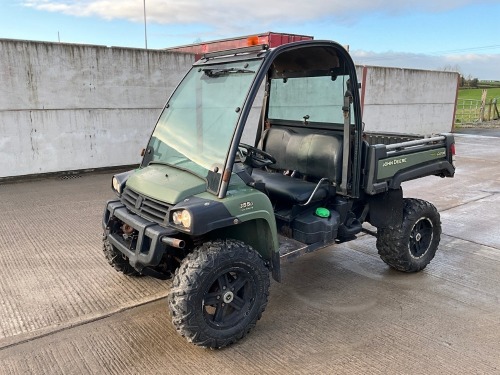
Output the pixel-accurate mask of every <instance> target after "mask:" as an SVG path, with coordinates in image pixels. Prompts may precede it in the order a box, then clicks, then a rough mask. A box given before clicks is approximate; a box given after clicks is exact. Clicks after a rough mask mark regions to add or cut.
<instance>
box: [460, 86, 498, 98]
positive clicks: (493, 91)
mask: <svg viewBox="0 0 500 375" xmlns="http://www.w3.org/2000/svg"><path fill="white" fill-rule="evenodd" d="M482 94H483V89H460V90H458V99H477V100H481V95H482ZM493 98H500V87H495V88H489V89H488V96H487V97H486V100H489V99H493Z"/></svg>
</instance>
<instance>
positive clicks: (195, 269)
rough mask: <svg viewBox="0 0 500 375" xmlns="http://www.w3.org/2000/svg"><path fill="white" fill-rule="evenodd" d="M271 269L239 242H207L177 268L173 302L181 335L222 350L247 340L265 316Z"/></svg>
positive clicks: (176, 326)
mask: <svg viewBox="0 0 500 375" xmlns="http://www.w3.org/2000/svg"><path fill="white" fill-rule="evenodd" d="M269 284H270V283H269V270H268V269H267V267H266V265H265V263H264V261H263V259H262V258H261V257H260V255H259V254H258V253H257V252H256V251H255V250H254V249H252V248H251V247H250V246H248V245H246V244H244V243H243V242H240V241H235V240H218V241H211V242H207V243H205V244H203V245H202V246H200V247H198V248H197V249H195V250H194V251H193V252H192V253H190V254H189V255H188V256H187V257H186V258H184V260H183V261H182V263H181V265H180V267H179V268H178V269H177V270H176V272H175V276H174V280H173V284H172V290H171V292H170V294H169V297H168V304H169V307H170V311H171V313H172V322H173V324H174V326H175V328H176V329H177V331H178V332H179V333H180V334H181V335H182V336H184V337H186V339H187V340H188V341H189V342H192V343H193V344H196V345H199V346H204V347H210V348H222V347H224V346H227V345H230V344H232V343H234V342H236V341H238V340H240V339H241V338H243V337H244V336H245V335H246V334H247V333H248V332H249V331H250V330H251V329H252V328H253V327H254V326H255V324H256V323H257V320H259V319H260V317H261V316H262V313H263V312H264V310H265V308H266V305H267V299H268V296H269Z"/></svg>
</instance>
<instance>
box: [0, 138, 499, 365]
mask: <svg viewBox="0 0 500 375" xmlns="http://www.w3.org/2000/svg"><path fill="white" fill-rule="evenodd" d="M456 138H457V157H456V165H457V174H456V178H454V179H439V178H438V177H428V178H424V179H421V180H417V181H412V182H408V183H406V184H405V186H404V189H405V196H412V197H418V198H423V199H427V200H429V201H431V202H433V203H434V204H435V205H436V206H437V207H438V209H439V211H440V212H441V220H442V223H443V235H442V238H441V245H440V247H439V250H438V253H437V254H436V257H435V259H434V260H433V261H432V262H431V264H430V265H429V266H428V267H427V268H426V269H425V270H424V271H423V272H420V273H417V274H402V273H399V272H396V271H393V270H391V269H389V268H388V267H387V266H386V265H385V264H384V263H383V262H382V261H381V260H380V259H379V257H378V255H377V250H376V248H375V238H373V237H371V236H369V235H363V236H360V237H359V238H358V239H357V240H356V241H352V242H349V243H345V244H342V245H336V246H333V247H330V248H327V249H324V250H321V251H318V252H316V253H312V254H309V255H306V256H304V257H302V258H300V259H298V260H296V261H295V262H294V263H289V264H286V265H284V266H283V267H282V272H283V282H282V283H281V284H279V283H275V282H273V283H272V286H271V297H270V302H269V305H268V307H267V310H266V312H265V313H264V315H263V318H262V319H261V320H260V321H259V323H258V324H257V327H256V328H255V329H254V330H253V331H252V332H251V333H250V334H249V335H248V336H247V337H246V338H245V339H244V340H242V341H240V342H239V343H237V344H235V345H233V346H231V347H229V348H226V349H223V350H205V349H201V348H198V347H195V346H193V345H191V344H188V343H187V342H186V341H185V340H184V339H183V338H182V337H180V336H178V335H177V333H176V332H175V330H174V328H173V327H172V325H171V323H170V316H169V312H168V310H167V306H166V303H165V296H166V295H167V293H168V290H169V285H170V284H169V282H168V281H159V280H155V279H152V278H146V277H145V278H127V277H125V276H123V275H121V274H119V273H117V272H115V271H114V270H113V269H112V268H111V267H110V266H108V264H107V263H106V261H105V259H104V257H103V255H102V251H101V238H100V236H101V232H102V231H101V212H102V210H103V207H104V202H105V200H106V199H108V198H111V197H112V196H113V195H112V193H111V190H110V175H109V174H93V175H84V176H82V177H80V178H72V179H58V178H53V179H46V180H40V181H31V182H21V183H11V184H3V185H0V212H2V215H1V216H0V267H1V269H2V272H1V277H0V295H1V297H0V373H1V374H191V375H194V374H218V375H220V374H319V373H322V374H378V373H380V374H500V355H499V353H500V282H499V281H500V230H499V229H498V218H499V215H498V212H500V167H499V164H498V162H499V161H500V147H499V146H500V138H498V137H496V136H476V135H457V137H456Z"/></svg>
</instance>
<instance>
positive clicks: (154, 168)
mask: <svg viewBox="0 0 500 375" xmlns="http://www.w3.org/2000/svg"><path fill="white" fill-rule="evenodd" d="M127 187H129V188H130V189H132V190H134V191H135V192H137V193H140V194H143V195H145V196H147V197H150V198H153V199H156V200H159V201H162V202H165V203H168V204H177V203H179V202H180V201H182V200H183V199H186V198H188V197H190V196H193V195H196V194H200V193H203V192H204V191H206V190H207V183H206V181H205V180H204V179H202V178H201V177H197V176H195V175H193V174H191V173H189V172H186V171H183V170H181V169H177V168H173V167H170V166H166V165H159V164H153V165H149V166H147V167H146V168H142V169H139V170H137V171H136V172H135V173H134V174H132V175H131V176H130V177H129V179H128V180H127Z"/></svg>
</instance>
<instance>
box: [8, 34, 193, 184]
mask: <svg viewBox="0 0 500 375" xmlns="http://www.w3.org/2000/svg"><path fill="white" fill-rule="evenodd" d="M193 60H194V57H193V56H191V55H187V54H179V53H172V52H164V51H151V50H149V51H146V50H142V49H127V48H107V47H101V46H89V45H74V44H59V43H41V42H28V41H15V40H0V82H1V85H0V177H8V176H21V175H28V174H38V173H48V172H59V171H66V170H75V169H91V168H99V167H108V166H114V165H125V164H132V163H137V162H138V161H139V159H140V158H139V152H140V149H141V148H142V147H144V146H145V143H146V142H147V140H148V137H149V135H150V133H151V130H152V128H153V126H154V123H155V121H156V118H157V117H158V115H159V113H160V111H161V108H162V107H163V104H164V103H165V101H166V100H167V98H168V96H169V95H170V94H171V92H172V91H173V89H174V88H175V86H176V85H177V83H178V82H179V81H180V80H181V79H182V77H183V76H184V74H185V73H186V71H187V70H188V69H189V67H190V66H191V64H192V63H193Z"/></svg>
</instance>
